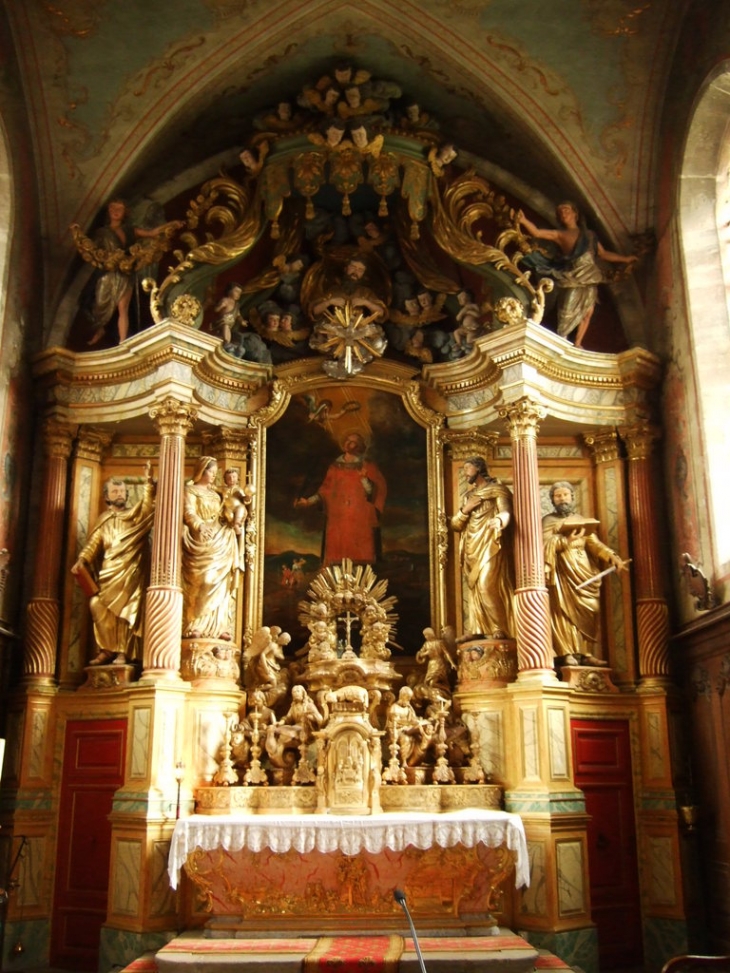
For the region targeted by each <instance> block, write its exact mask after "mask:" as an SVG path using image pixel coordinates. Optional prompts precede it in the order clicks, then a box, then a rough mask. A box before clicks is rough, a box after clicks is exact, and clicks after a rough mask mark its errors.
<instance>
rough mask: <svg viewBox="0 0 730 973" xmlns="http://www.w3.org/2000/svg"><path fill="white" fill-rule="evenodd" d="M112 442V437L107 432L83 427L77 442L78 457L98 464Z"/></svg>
mask: <svg viewBox="0 0 730 973" xmlns="http://www.w3.org/2000/svg"><path fill="white" fill-rule="evenodd" d="M111 441H112V437H111V435H110V434H109V433H108V432H106V430H104V429H95V428H94V427H93V426H82V427H81V428H80V429H79V435H78V438H77V440H76V457H77V459H86V460H91V461H92V462H94V463H98V462H100V460H101V457H102V456H103V454H104V451H105V450H106V449H108V448H109V446H110V444H111Z"/></svg>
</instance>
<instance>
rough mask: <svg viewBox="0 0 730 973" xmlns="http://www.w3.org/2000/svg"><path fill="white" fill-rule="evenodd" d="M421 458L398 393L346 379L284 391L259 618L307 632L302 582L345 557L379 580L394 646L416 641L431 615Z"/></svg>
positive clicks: (420, 436)
mask: <svg viewBox="0 0 730 973" xmlns="http://www.w3.org/2000/svg"><path fill="white" fill-rule="evenodd" d="M427 465H428V464H427V445H426V431H425V430H424V429H423V428H422V427H420V426H419V425H418V424H417V423H416V422H415V421H414V420H413V419H412V418H411V417H410V416H409V415H408V412H407V411H406V409H405V407H404V405H403V402H402V399H401V398H400V396H398V395H396V394H393V393H391V392H387V391H380V390H373V389H370V388H366V387H361V386H357V385H354V384H352V383H347V384H337V385H324V386H321V387H319V388H318V389H317V390H316V391H309V392H307V393H306V394H299V395H295V396H293V398H292V400H291V402H290V404H289V407H288V409H287V411H286V412H285V414H284V415H283V417H282V418H281V419H280V421H279V422H277V423H276V424H275V425H273V426H272V427H271V428H270V429H269V430H268V437H267V458H266V469H267V477H266V480H267V492H266V519H265V532H266V533H265V569H264V618H265V619H266V618H276V619H281V621H280V622H279V624H281V625H282V626H283V627H284V628H285V630H286V631H289V632H290V633H291V634H292V637H293V641H294V642H295V643H297V642H301V640H303V639H306V637H307V634H308V633H307V631H306V629H304V628H303V627H302V625H301V623H300V622H299V620H298V605H299V602H300V601H301V599H302V598H303V597H304V595H305V593H306V590H307V587H308V585H309V583H310V581H311V580H312V579H313V578H314V577H315V576H316V575H317V574H318V573H319V571H320V570H321V569H322V568H323V567H327V566H331V565H333V564H340V563H341V562H342V561H343V560H344V559H349V560H351V561H352V562H353V564H354V565H358V564H363V565H364V564H369V565H372V567H373V570H374V571H375V573H376V574H377V575H378V577H379V578H383V579H386V580H387V582H388V593H389V594H391V595H395V596H396V597H397V599H398V604H397V611H398V615H399V618H400V621H399V624H398V639H399V644H402V645H403V646H404V647H405V648H409V649H413V648H414V647H415V646H417V645H419V644H420V642H421V641H422V635H421V632H422V628H423V625H424V623H425V621H428V619H429V618H430V617H431V611H430V582H429V577H430V574H429V526H428V469H427ZM295 633H296V634H295ZM355 637H356V635H355Z"/></svg>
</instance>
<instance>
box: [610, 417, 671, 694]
mask: <svg viewBox="0 0 730 973" xmlns="http://www.w3.org/2000/svg"><path fill="white" fill-rule="evenodd" d="M619 432H620V434H621V438H622V439H623V441H624V443H625V444H626V450H627V454H628V468H629V513H630V517H631V533H632V537H633V540H634V545H633V558H634V578H635V583H636V629H637V640H638V647H639V677H640V679H641V680H642V681H643V680H652V679H657V678H659V679H664V678H666V677H668V676H669V609H668V606H667V600H666V597H665V593H664V585H663V580H662V570H661V560H660V545H659V525H658V514H659V509H660V505H659V504H657V497H656V483H657V482H659V479H658V478H657V477H654V476H653V475H652V473H653V471H652V464H651V455H652V452H653V449H654V443H655V442H656V440H658V439H659V435H660V434H659V430H658V429H657V428H656V427H655V426H652V425H651V424H650V423H648V422H646V421H639V422H637V423H636V424H634V425H633V426H627V427H625V428H623V429H620V430H619Z"/></svg>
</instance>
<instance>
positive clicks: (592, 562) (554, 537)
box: [542, 480, 628, 666]
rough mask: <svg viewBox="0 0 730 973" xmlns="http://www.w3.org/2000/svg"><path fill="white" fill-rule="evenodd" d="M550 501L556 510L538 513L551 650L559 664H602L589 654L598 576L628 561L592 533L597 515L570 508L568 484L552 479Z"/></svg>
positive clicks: (595, 628)
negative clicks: (548, 603)
mask: <svg viewBox="0 0 730 973" xmlns="http://www.w3.org/2000/svg"><path fill="white" fill-rule="evenodd" d="M550 500H551V501H552V504H553V507H554V508H555V511H554V513H551V514H547V515H546V516H545V517H543V519H542V530H543V543H544V548H545V572H546V579H547V588H548V592H549V595H550V619H551V628H552V634H553V650H554V652H555V654H556V655H557V656H562V659H561V662H562V664H563V665H573V666H577V665H588V666H605V665H607V663H606V662H605V661H604V660H603V659H599V658H598V657H597V656H596V655H595V654H594V649H595V647H596V642H597V641H598V624H599V607H600V593H601V577H600V575H601V572H602V571H603V570H604V569H605V568H612V569H615V570H616V571H625V570H626V569H627V565H628V562H627V561H624V560H623V559H622V558H620V557H619V556H618V554H616V553H614V551H612V550H611V548H610V547H607V546H606V545H605V544H604V543H603V541H601V540H600V539H599V538H598V537H597V536H596V533H595V530H596V527H597V526H598V521H597V520H594V519H593V518H591V517H582V516H580V515H579V514H577V513H576V512H575V493H574V491H573V487H572V485H571V484H570V483H568V482H567V481H564V480H563V481H560V482H558V483H554V484H553V485H552V487H551V488H550Z"/></svg>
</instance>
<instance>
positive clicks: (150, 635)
mask: <svg viewBox="0 0 730 973" xmlns="http://www.w3.org/2000/svg"><path fill="white" fill-rule="evenodd" d="M150 416H151V417H152V419H153V421H154V422H155V424H156V426H157V428H158V430H159V432H160V437H161V439H160V469H159V473H158V478H157V497H156V502H155V524H154V539H153V542H152V563H151V567H150V584H149V587H148V589H147V595H146V600H145V628H144V670H143V676H144V677H145V678H149V677H159V676H170V675H174V676H176V675H177V673H178V670H179V669H180V638H181V633H182V610H183V593H182V584H181V561H182V549H181V543H182V542H181V538H182V502H183V501H182V497H183V478H184V474H185V466H184V463H185V437H186V436H187V433H188V432H189V430H190V429H191V428H192V426H193V423H194V422H195V419H196V417H197V412H196V410H195V409H193V408H192V407H191V406H189V405H187V404H185V403H182V402H178V401H177V400H176V399H174V398H172V397H168V398H166V399H165V400H164V401H163V402H162V403H160V404H159V405H157V406H154V407H153V408H152V409H150Z"/></svg>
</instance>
